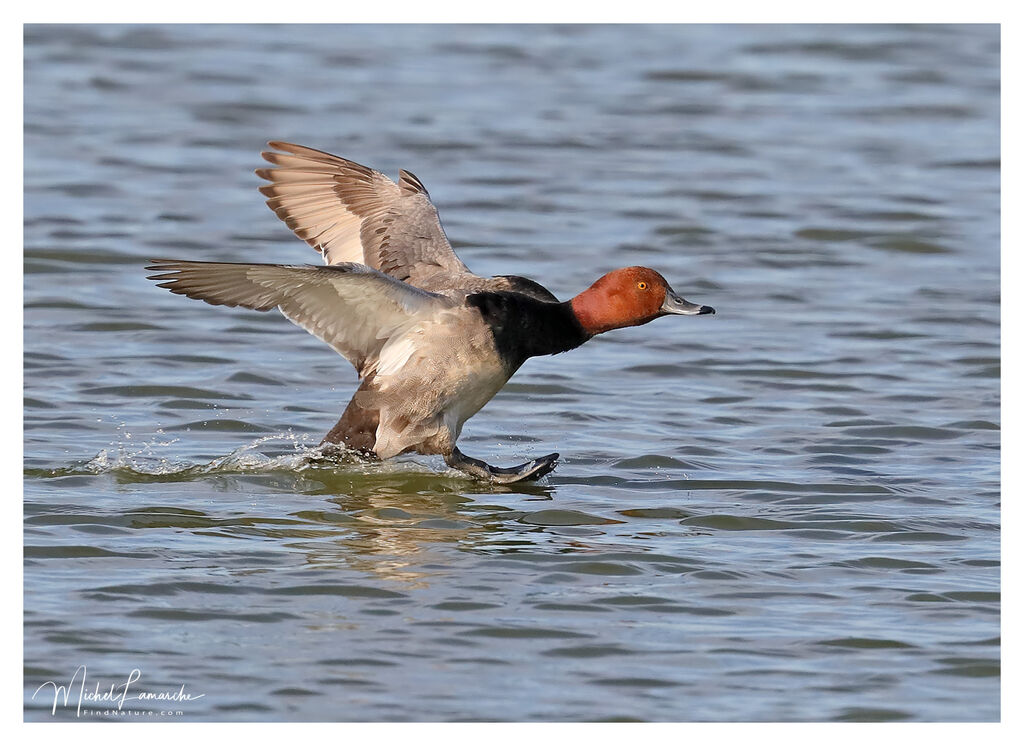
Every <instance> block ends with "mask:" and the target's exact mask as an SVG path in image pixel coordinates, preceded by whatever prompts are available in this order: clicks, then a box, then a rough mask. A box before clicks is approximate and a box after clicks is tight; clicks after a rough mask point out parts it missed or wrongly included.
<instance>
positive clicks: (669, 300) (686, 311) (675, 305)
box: [661, 293, 715, 316]
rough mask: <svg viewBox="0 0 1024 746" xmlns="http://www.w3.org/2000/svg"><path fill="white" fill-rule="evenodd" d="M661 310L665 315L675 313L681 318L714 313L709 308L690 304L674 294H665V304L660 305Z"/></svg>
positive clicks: (713, 310)
mask: <svg viewBox="0 0 1024 746" xmlns="http://www.w3.org/2000/svg"><path fill="white" fill-rule="evenodd" d="M661 310H662V311H664V312H665V313H677V314H681V315H683V316H701V315H703V314H706V313H714V312H715V309H713V308H712V307H711V306H702V305H699V304H697V303H690V301H688V300H686V299H685V298H681V297H679V296H678V295H676V294H675V293H667V294H666V295H665V302H664V303H662V304H661Z"/></svg>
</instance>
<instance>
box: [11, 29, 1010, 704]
mask: <svg viewBox="0 0 1024 746" xmlns="http://www.w3.org/2000/svg"><path fill="white" fill-rule="evenodd" d="M999 54H1000V51H999V30H998V27H995V26H960V27H945V26H943V27H935V26H928V27H924V26H918V27H914V26H908V27H891V26H870V27H852V26H820V27H819V26H788V27H787V26H767V27H765V26H629V27H610V26H573V27H535V26H516V27H501V26H498V27H445V26H429V27H417V26H386V27H385V26H358V27H356V26H351V27H344V26H321V27H275V26H208V27H203V26H166V27H59V26H29V27H27V28H26V32H25V255H24V271H25V278H24V302H25V337H24V341H25V356H24V372H25V410H24V416H25V435H24V446H25V463H24V469H25V472H24V473H25V479H24V488H25V503H24V520H25V527H24V539H25V594H24V601H25V617H24V622H25V628H24V643H25V675H24V683H25V717H26V718H27V719H29V720H43V721H48V720H53V719H58V720H61V719H63V720H75V719H76V718H77V717H78V716H79V713H78V712H77V710H76V707H75V704H76V703H77V692H78V691H79V690H78V689H77V688H76V689H75V694H73V695H72V697H71V702H70V704H69V705H68V706H67V707H65V706H64V705H63V702H61V703H59V705H58V706H57V707H56V712H55V714H51V711H52V708H53V702H54V697H53V685H52V684H51V685H47V684H46V683H45V682H47V681H52V682H54V683H63V684H67V683H68V681H70V680H71V678H72V676H73V675H74V674H75V672H76V669H78V668H79V667H80V666H86V678H87V687H86V688H87V690H88V691H90V692H91V691H93V687H94V685H96V686H98V687H99V690H100V691H101V692H102V691H104V690H107V689H109V687H110V686H120V685H121V684H123V682H124V681H125V680H126V679H128V678H129V677H130V676H131V675H132V674H131V672H132V670H133V669H137V670H138V674H139V675H138V676H137V677H135V679H133V681H132V684H131V686H130V694H129V697H134V696H135V695H136V694H138V693H139V692H144V691H145V692H149V693H151V694H154V693H159V692H168V691H173V692H178V693H180V692H181V687H182V686H184V688H185V692H186V693H187V694H191V695H193V697H194V698H193V699H190V700H187V701H178V702H174V701H172V704H171V706H170V707H171V711H172V713H180V714H171V715H161V714H159V712H160V711H161V709H162V708H155V705H154V704H153V703H152V702H147V701H145V700H137V701H134V705H133V702H132V701H131V700H129V701H128V702H127V703H126V704H125V705H124V707H123V710H122V711H121V712H120V713H118V711H117V709H116V706H115V707H114V708H113V709H111V706H110V703H109V702H106V703H103V702H101V703H99V704H98V705H97V704H95V703H90V702H89V701H86V702H85V704H84V705H83V711H82V713H81V714H80V715H81V718H82V719H136V720H138V719H144V720H155V719H174V720H206V721H208V720H371V721H377V720H387V721H391V720H444V721H448V720H542V721H549V720H559V721H560V720H617V719H624V720H673V721H674V720H683V721H693V720H726V721H736V720H745V721H747V720H755V721H762V720H784V721H790V720H839V721H844V720H917V721H923V720H996V719H998V718H999V717H1000V710H999V684H1000V636H999V635H1000V631H999V624H1000V509H999V504H1000V481H999V479H1000V456H999V443H1000V440H999V438H1000V411H999V402H1000V399H999V396H1000V388H999V387H1000V348H999V343H1000V327H999V323H1000V322H999V319H1000V305H999V303H1000V299H999V242H1000V235H999V179H1000V151H999V85H1000V81H999ZM268 139H284V140H291V141H293V142H299V143H304V144H308V145H310V146H312V147H316V148H320V149H323V150H328V151H331V152H334V153H338V154H340V155H344V156H346V157H349V158H352V159H354V160H357V161H360V162H362V163H366V164H369V165H372V166H374V167H376V168H379V169H381V170H383V171H385V172H387V173H389V174H391V175H392V176H393V177H394V176H395V175H396V174H397V170H398V169H399V168H406V169H409V170H411V171H413V172H415V173H416V174H417V175H418V176H419V177H420V178H421V179H422V180H423V182H424V183H425V184H426V185H427V187H428V188H429V189H430V191H431V196H432V197H433V199H434V201H435V203H436V204H437V205H438V206H439V208H440V211H441V216H442V219H443V220H444V222H445V226H446V228H447V230H448V233H449V236H450V237H451V238H452V241H453V244H454V245H455V248H456V250H457V251H459V252H460V254H461V256H462V258H463V259H464V260H465V261H466V262H467V264H469V266H470V267H471V268H472V269H474V270H475V271H477V272H479V273H481V274H521V275H526V276H529V277H531V278H533V279H536V280H538V281H540V282H542V283H543V284H545V285H546V286H547V287H548V288H550V289H551V290H552V291H553V292H554V293H555V294H556V295H558V296H559V297H560V298H563V299H564V298H568V297H570V296H572V295H574V294H575V293H577V292H579V291H580V290H582V289H583V288H585V287H586V286H587V285H589V284H590V283H591V282H592V281H593V280H594V279H595V278H596V277H597V276H598V275H600V274H601V273H603V272H605V271H607V270H610V269H613V268H615V267H618V266H624V265H630V264H644V265H648V266H652V267H654V268H656V269H658V270H660V271H661V272H662V273H663V274H664V275H665V276H666V277H667V278H668V279H669V281H670V282H671V283H672V285H673V286H674V287H675V288H676V290H678V291H679V292H680V293H681V294H683V295H684V296H685V297H686V298H688V299H689V300H691V301H695V302H699V303H706V304H710V305H713V306H714V307H715V308H716V309H717V310H718V315H717V316H702V317H699V318H667V319H661V320H658V321H656V322H654V323H652V324H649V325H647V326H643V327H640V328H634V329H624V330H619V331H616V332H612V333H610V334H607V335H604V336H603V337H601V338H598V339H596V340H594V341H592V342H591V343H589V344H587V345H586V346H584V347H583V348H581V349H579V350H576V351H573V352H570V353H567V354H564V355H559V356H557V357H552V358H544V359H535V360H532V361H530V362H528V363H527V364H526V365H525V366H524V367H523V369H522V370H521V371H520V372H519V373H518V374H517V375H516V376H515V378H513V379H512V381H511V382H510V383H509V385H508V386H506V387H505V389H504V390H503V391H502V392H501V393H500V394H498V396H497V397H496V398H495V399H494V400H493V401H492V402H491V403H490V404H488V405H487V406H486V407H485V408H484V410H483V411H482V412H480V414H478V415H477V416H476V417H475V418H474V419H473V420H471V421H470V422H469V423H468V425H467V426H466V429H465V431H464V433H463V437H462V439H461V441H460V445H461V446H462V449H463V450H464V451H465V452H466V453H468V454H471V455H473V456H476V457H478V458H483V459H485V460H487V461H488V462H491V463H495V464H499V465H509V464H512V463H519V462H521V461H524V460H527V459H530V458H533V457H535V456H539V455H543V454H546V453H549V452H551V451H559V452H561V454H562V462H561V463H560V464H559V466H558V468H557V469H556V471H555V472H554V473H552V474H551V475H550V476H548V477H546V478H545V479H544V480H543V481H542V482H540V483H539V484H536V485H531V486H521V487H515V488H494V487H488V486H484V485H481V484H478V483H474V482H472V481H469V480H466V479H464V478H462V477H461V476H459V475H458V474H457V473H455V472H451V471H448V470H447V469H446V468H445V467H444V464H443V463H442V462H441V461H440V459H437V458H434V459H431V458H426V457H418V456H413V457H403V458H401V459H398V460H396V461H394V462H389V463H386V464H382V465H359V464H351V465H342V466H336V467H325V466H319V467H317V466H310V465H308V463H307V462H306V460H305V454H306V453H307V452H308V451H309V450H310V449H312V448H314V447H315V446H316V444H317V443H318V442H319V440H320V438H321V436H322V435H323V434H324V433H325V432H326V431H327V430H328V429H329V428H330V427H331V426H332V425H333V424H334V422H335V420H336V418H337V416H338V414H339V413H340V411H341V409H342V408H343V407H344V405H345V403H346V402H347V400H348V398H349V396H350V394H351V392H352V391H353V390H354V388H355V385H356V376H355V373H354V372H353V370H352V369H351V366H349V365H348V363H346V362H345V361H344V360H342V359H341V358H339V357H338V356H337V355H336V354H334V353H333V352H332V351H331V350H330V349H329V348H328V347H326V346H325V345H323V344H322V343H320V342H318V341H317V340H315V339H314V338H312V337H310V336H308V335H306V334H304V333H303V332H302V331H301V330H299V329H296V328H295V327H293V326H292V325H291V324H289V323H288V322H287V321H286V320H285V319H284V318H283V317H281V316H280V314H277V313H273V314H259V313H254V312H251V311H244V310H237V309H226V308H214V307H211V306H207V305H205V304H201V303H196V302H193V301H187V300H185V299H183V298H180V297H176V296H173V295H171V294H170V293H168V292H167V291H165V290H160V289H158V288H156V287H154V285H153V283H151V282H148V281H147V280H145V274H146V273H145V272H144V270H143V266H144V265H145V263H146V261H147V259H149V258H150V257H163V256H167V257H174V258H183V259H196V260H224V261H255V262H285V263H298V262H304V261H305V262H316V260H317V259H318V257H317V255H316V254H315V253H314V252H313V251H312V250H311V249H309V248H308V247H307V246H306V245H305V244H304V243H303V242H301V241H300V240H298V239H296V238H294V237H293V236H291V234H290V233H289V231H288V230H287V228H286V227H285V226H284V225H283V224H281V223H279V221H278V220H277V218H275V216H274V215H273V214H272V213H271V212H270V211H269V210H267V208H266V206H265V205H264V204H263V199H262V197H261V196H260V195H259V194H258V193H257V191H256V187H257V186H258V185H259V183H260V181H259V179H258V178H257V177H256V176H255V175H254V174H253V173H252V170H253V169H254V168H257V167H259V166H260V165H261V163H262V162H261V161H260V159H259V156H258V153H259V150H260V149H261V147H262V146H263V144H264V142H265V141H266V140H268ZM81 678H82V673H81V672H79V674H78V678H77V679H76V687H77V685H78V683H79V682H80V681H81ZM199 695H203V696H201V697H200V696H199ZM132 709H134V710H135V711H149V710H154V709H156V710H157V714H156V715H145V714H143V715H139V714H135V713H129V714H125V712H124V711H126V710H132Z"/></svg>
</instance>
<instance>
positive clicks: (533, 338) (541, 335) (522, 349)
mask: <svg viewBox="0 0 1024 746" xmlns="http://www.w3.org/2000/svg"><path fill="white" fill-rule="evenodd" d="M466 305H467V306H470V307H471V308H476V309H477V310H478V311H479V312H480V315H481V316H482V317H483V319H484V322H486V324H487V325H488V326H489V327H490V329H491V333H492V334H493V335H494V344H495V347H496V348H497V350H498V354H499V355H501V359H502V362H504V363H505V366H506V367H507V368H508V369H509V370H510V371H515V370H516V369H517V368H519V366H520V365H522V364H523V363H524V362H526V359H527V358H531V357H535V356H537V355H554V354H555V353H558V352H565V351H566V350H571V349H573V348H574V347H579V346H580V345H581V344H583V343H584V342H586V341H587V340H588V339H590V336H589V335H588V334H587V333H586V332H585V331H583V327H582V326H580V322H579V321H578V320H577V318H576V314H574V313H573V311H572V307H571V306H570V305H569V304H568V303H549V302H545V301H541V300H537V299H536V298H532V297H530V296H528V295H523V294H521V293H492V292H488V293H474V294H473V295H469V296H467V297H466Z"/></svg>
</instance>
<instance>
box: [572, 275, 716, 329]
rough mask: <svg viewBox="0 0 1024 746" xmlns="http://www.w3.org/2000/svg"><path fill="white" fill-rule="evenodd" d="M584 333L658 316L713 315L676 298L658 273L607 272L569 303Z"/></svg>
mask: <svg viewBox="0 0 1024 746" xmlns="http://www.w3.org/2000/svg"><path fill="white" fill-rule="evenodd" d="M570 303H571V304H572V310H573V313H575V314H576V318H577V319H579V322H580V324H581V325H582V326H583V330H584V331H586V332H587V334H590V335H594V334H600V333H601V332H607V331H610V330H611V329H621V328H622V327H624V326H640V324H646V323H647V322H648V321H654V320H655V319H656V318H658V317H659V316H666V315H668V314H683V315H686V316H696V315H698V314H705V313H714V312H715V309H713V308H712V307H711V306H701V305H697V304H696V303H690V302H689V301H687V300H684V299H683V298H681V297H679V296H678V295H677V294H676V292H675V291H674V290H673V289H672V288H671V287H670V286H669V284H668V283H667V282H666V281H665V278H664V277H662V276H661V275H660V274H659V273H657V272H655V271H654V270H653V269H648V268H647V267H624V268H622V269H617V270H615V271H613V272H609V273H608V274H606V275H605V276H604V277H602V278H601V279H600V280H598V281H597V282H595V283H594V284H593V285H591V286H590V287H589V288H587V289H586V290H584V291H583V292H582V293H580V294H579V295H577V296H576V297H575V298H573V299H572V301H570Z"/></svg>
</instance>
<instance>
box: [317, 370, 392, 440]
mask: <svg viewBox="0 0 1024 746" xmlns="http://www.w3.org/2000/svg"><path fill="white" fill-rule="evenodd" d="M368 383H369V381H368V380H366V381H363V384H362V385H361V386H360V387H359V389H358V390H357V391H356V393H355V395H353V397H352V401H350V402H349V403H348V406H347V407H345V411H344V412H343V413H342V415H341V419H339V420H338V423H337V424H336V425H335V426H334V427H332V428H331V431H330V432H329V433H327V435H325V436H324V440H323V442H324V443H339V444H342V445H344V446H345V447H346V448H349V449H352V450H354V451H359V452H360V453H362V454H363V455H366V456H376V453H375V452H374V448H375V446H376V445H377V426H378V425H379V424H380V410H379V409H377V408H376V407H374V406H372V405H370V406H363V405H368V404H370V402H371V401H372V399H373V397H372V396H367V388H368V386H367V384H368Z"/></svg>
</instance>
